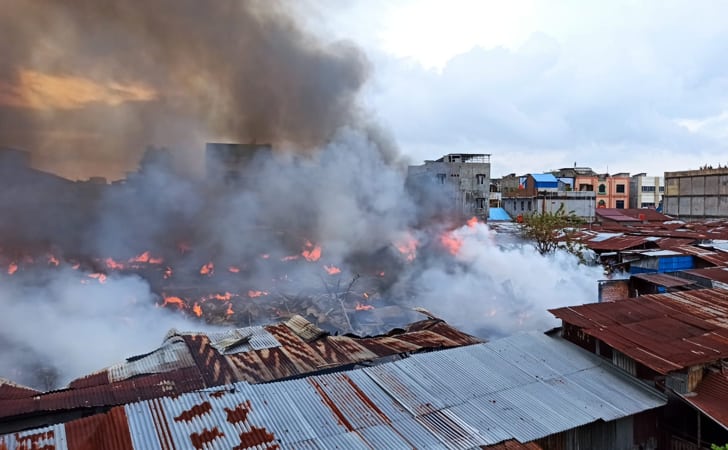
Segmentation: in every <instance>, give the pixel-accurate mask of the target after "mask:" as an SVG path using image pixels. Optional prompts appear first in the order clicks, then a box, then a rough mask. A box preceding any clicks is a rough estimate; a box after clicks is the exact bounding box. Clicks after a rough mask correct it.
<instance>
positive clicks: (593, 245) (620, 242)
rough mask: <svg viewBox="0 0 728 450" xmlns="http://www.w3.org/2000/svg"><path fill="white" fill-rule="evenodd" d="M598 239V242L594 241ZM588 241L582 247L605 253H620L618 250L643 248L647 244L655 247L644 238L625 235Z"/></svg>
mask: <svg viewBox="0 0 728 450" xmlns="http://www.w3.org/2000/svg"><path fill="white" fill-rule="evenodd" d="M595 239H598V240H595ZM595 239H591V240H588V241H586V242H584V245H586V246H587V247H588V248H590V249H592V250H606V251H620V250H628V249H631V248H637V247H643V246H645V245H647V244H649V245H652V246H655V244H654V243H653V241H651V240H650V239H648V238H647V237H645V236H625V235H619V236H612V237H608V238H606V239H605V238H603V236H599V237H598V238H595Z"/></svg>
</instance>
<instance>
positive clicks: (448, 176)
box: [407, 153, 490, 220]
mask: <svg viewBox="0 0 728 450" xmlns="http://www.w3.org/2000/svg"><path fill="white" fill-rule="evenodd" d="M407 187H408V189H409V190H410V191H414V192H415V193H416V194H417V196H418V198H420V199H421V201H433V202H435V203H436V205H437V207H438V208H439V209H440V210H441V211H440V212H441V213H442V214H443V215H452V216H455V217H460V218H469V217H473V216H475V217H478V218H480V219H482V220H487V218H488V206H489V205H488V204H489V198H490V154H485V153H451V154H447V155H445V156H443V157H442V158H440V159H437V160H435V161H425V163H424V164H422V165H419V166H409V167H408V168H407Z"/></svg>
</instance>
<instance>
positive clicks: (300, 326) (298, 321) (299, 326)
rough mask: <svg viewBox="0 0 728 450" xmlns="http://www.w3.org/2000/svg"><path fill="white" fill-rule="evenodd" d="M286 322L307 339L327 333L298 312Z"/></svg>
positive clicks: (302, 337)
mask: <svg viewBox="0 0 728 450" xmlns="http://www.w3.org/2000/svg"><path fill="white" fill-rule="evenodd" d="M285 324H286V326H288V327H289V328H290V329H291V330H293V332H294V333H296V334H297V335H299V336H300V337H301V339H303V340H305V341H312V340H314V339H318V338H319V337H321V336H324V335H325V334H327V333H326V332H325V331H324V330H322V329H321V328H319V327H317V326H316V325H314V324H312V323H311V322H309V321H308V320H306V319H305V318H303V317H302V316H299V315H298V314H296V315H294V316H293V317H291V318H290V319H288V321H287V322H285Z"/></svg>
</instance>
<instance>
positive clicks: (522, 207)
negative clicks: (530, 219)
mask: <svg viewBox="0 0 728 450" xmlns="http://www.w3.org/2000/svg"><path fill="white" fill-rule="evenodd" d="M523 203H524V202H523V200H521V211H523Z"/></svg>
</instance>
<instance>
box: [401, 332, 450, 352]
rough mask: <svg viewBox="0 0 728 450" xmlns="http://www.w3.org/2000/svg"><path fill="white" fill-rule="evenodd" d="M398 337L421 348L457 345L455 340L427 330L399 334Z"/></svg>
mask: <svg viewBox="0 0 728 450" xmlns="http://www.w3.org/2000/svg"><path fill="white" fill-rule="evenodd" d="M399 339H401V340H403V341H405V342H411V343H413V344H416V345H419V346H420V347H422V348H429V349H437V348H453V347H458V346H459V345H458V343H457V342H454V341H451V340H450V339H448V338H446V337H445V336H442V335H440V334H437V333H435V332H432V331H427V330H422V331H413V332H411V333H406V334H403V335H401V336H399Z"/></svg>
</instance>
